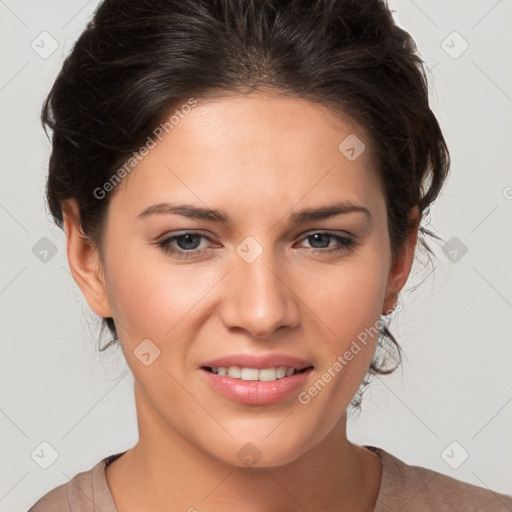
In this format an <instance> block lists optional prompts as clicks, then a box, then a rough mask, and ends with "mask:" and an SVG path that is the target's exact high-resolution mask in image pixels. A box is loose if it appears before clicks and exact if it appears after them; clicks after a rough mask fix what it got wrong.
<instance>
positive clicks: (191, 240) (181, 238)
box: [156, 232, 355, 258]
mask: <svg viewBox="0 0 512 512" xmlns="http://www.w3.org/2000/svg"><path fill="white" fill-rule="evenodd" d="M201 239H205V240H209V241H210V242H213V240H211V238H209V237H207V236H206V235H202V234H199V233H190V232H186V233H182V234H180V235H172V236H170V237H167V238H165V239H163V240H161V241H159V242H157V243H156V245H158V246H159V247H161V248H162V249H163V250H164V251H165V252H166V253H170V254H174V255H175V256H176V257H177V258H191V257H197V256H199V255H200V254H202V253H203V252H205V251H207V250H208V247H203V248H198V247H199V245H200V242H201ZM301 240H307V241H308V243H309V244H310V246H309V249H310V251H313V252H320V253H330V252H333V251H348V250H349V248H350V246H352V245H355V241H354V240H353V239H352V238H347V237H342V236H339V235H335V234H334V233H324V232H316V233H312V234H310V235H308V236H306V237H304V238H302V239H301ZM333 240H334V241H336V242H338V245H337V246H336V245H335V246H331V245H330V242H331V241H333ZM172 244H175V246H173V245H172ZM315 245H317V246H315ZM176 246H177V247H176ZM305 248H308V247H307V246H306V247H305Z"/></svg>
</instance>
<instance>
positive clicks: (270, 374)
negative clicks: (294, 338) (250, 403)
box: [201, 366, 313, 382]
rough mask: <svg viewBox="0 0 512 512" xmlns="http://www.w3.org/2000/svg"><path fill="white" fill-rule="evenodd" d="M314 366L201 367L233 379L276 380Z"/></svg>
mask: <svg viewBox="0 0 512 512" xmlns="http://www.w3.org/2000/svg"><path fill="white" fill-rule="evenodd" d="M312 368H313V366H306V367H304V368H294V367H291V366H289V367H286V366H277V367H270V368H251V367H245V366H202V367H201V369H202V370H205V371H207V372H210V373H214V374H215V375H220V376H226V377H231V378H232V379H240V380H245V381H251V380H252V381H254V380H260V381H266V382H270V381H274V380H278V379H284V378H286V377H291V376H292V375H297V374H299V373H304V372H306V371H308V370H309V369H312Z"/></svg>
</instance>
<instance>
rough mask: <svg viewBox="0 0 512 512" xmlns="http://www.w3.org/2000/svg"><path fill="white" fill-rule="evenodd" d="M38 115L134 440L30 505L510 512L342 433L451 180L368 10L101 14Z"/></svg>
mask: <svg viewBox="0 0 512 512" xmlns="http://www.w3.org/2000/svg"><path fill="white" fill-rule="evenodd" d="M43 121H44V123H45V125H47V126H49V127H50V128H52V129H53V131H54V134H53V151H52V156H51V160H50V174H49V177H48V183H47V196H48V202H49V206H50V209H51V213H52V215H53V217H54V219H55V222H56V223H57V225H59V226H60V227H62V228H63V229H64V230H65V233H66V238H67V248H68V260H69V264H70V269H71V271H72V274H73V277H74V279H75V281H76V282H77V284H78V286H79V287H80V289H81V290H82V292H83V295H84V297H85V299H86V300H87V302H88V304H89V306H90V307H91V309H92V310H93V311H94V312H95V313H96V314H97V315H99V316H101V317H102V318H103V319H104V322H105V325H106V326H107V327H108V329H109V330H110V332H111V334H112V335H113V338H114V339H113V341H112V342H111V343H110V344H109V345H111V344H119V345H120V346H121V349H122V350H123V353H124V356H125V358H126V360H127V363H128V365H129V367H130V369H131V371H132V373H133V375H134V381H135V386H134V390H135V401H136V408H137V419H138V427H139V441H138V443H137V444H136V445H135V446H134V447H132V448H131V449H129V450H127V451H126V452H123V453H118V454H115V455H112V456H110V457H107V458H105V459H103V460H102V461H100V462H99V463H98V464H97V465H96V466H95V467H94V468H92V469H91V470H90V471H87V472H83V473H80V474H79V475H76V476H75V477H74V479H73V480H72V481H71V482H69V483H68V484H64V485H62V486H59V487H58V488H56V489H54V490H52V491H50V492H49V493H48V494H47V495H45V496H44V497H43V498H41V499H40V500H39V501H38V502H37V503H36V504H35V505H34V506H33V507H32V508H31V509H30V510H31V511H34V512H46V511H50V510H51V511H56V510H59V511H61V510H62V511H65V510H72V511H74V512H75V511H82V510H90V509H92V508H94V507H93V505H94V506H96V507H97V509H98V510H101V511H102V512H114V511H116V510H117V511H119V512H125V511H129V510H137V511H146V510H148V511H149V510H151V511H154V510H171V511H174V510H176V511H178V510H188V511H195V510H199V511H207V510H211V511H219V510H220V511H227V510H235V509H240V508H243V509H244V510H255V511H260V510H261V511H269V510H276V511H277V510H279V511H296V510H308V511H371V510H375V511H385V510H402V511H404V512H405V511H412V510H414V511H418V510H436V511H439V510H459V509H460V510H485V509H488V510H494V511H505V510H511V509H512V499H511V498H509V497H506V496H504V495H502V494H499V493H494V492H492V491H489V490H487V489H484V488H481V487H477V486H474V485H470V484H468V483H464V482H460V481H458V480H455V479H453V478H450V477H448V476H445V475H442V474H440V473H436V472H434V471H431V470H428V469H425V468H421V467H415V466H409V465H407V464H406V463H404V462H403V461H400V460H399V459H397V458H396V457H394V456H393V455H391V454H390V453H388V452H386V451H385V450H383V449H381V448H378V447H374V446H360V445H357V444H354V443H352V442H350V441H349V440H348V439H347V435H346V420H347V408H348V407H349V406H352V407H355V408H356V409H357V408H359V407H360V404H361V399H362V393H363V391H364V389H365V387H366V386H367V384H368V383H369V381H370V379H371V377H372V375H374V374H378V373H389V372H390V371H392V370H390V369H387V367H386V365H385V364H384V363H383V361H382V357H381V356H382V353H383V351H385V348H386V347H385V343H386V342H387V343H388V344H389V345H390V346H391V347H395V349H396V351H397V353H398V354H400V351H399V347H398V345H397V344H396V341H395V340H394V338H393V336H392V334H391V333H390V332H389V330H388V329H387V322H386V318H388V317H389V316H391V315H392V314H393V311H394V309H396V308H397V307H398V296H399V293H400V291H401V290H402V288H403V287H404V285H405V283H406V281H407V278H408V275H409V272H410V269H411V265H412V262H413V259H414V255H415V250H416V247H417V245H418V243H423V244H425V245H426V241H425V236H427V235H429V232H428V231H427V230H426V229H425V228H424V227H423V226H421V222H422V220H423V219H424V218H425V216H426V214H427V213H428V210H429V207H430V205H431V204H432V203H433V201H434V200H435V199H436V197H437V196H438V194H439V192H440V190H441V188H442V186H443V183H444V180H445V178H446V175H447V172H448V168H449V155H448V150H447V148H446V145H445V141H444V139H443V135H442V132H441V130H440V128H439V125H438V122H437V120H436V118H435V116H434V115H433V113H432V111H431V110H430V107H429V103H428V90H427V82H426V78H425V75H424V71H423V67H422V62H421V59H420V58H419V56H418V55H417V53H416V49H415V45H414V42H413V41H412V39H411V38H410V36H409V35H408V34H407V33H406V32H405V31H404V30H402V29H400V28H399V27H398V26H396V25H395V24H394V22H393V19H392V16H391V14H390V12H389V10H388V8H387V6H386V5H385V3H384V2H383V1H379V0H372V1H366V2H361V1H360V0H350V1H349V0H346V1H345V0H344V1H333V0H318V1H313V0H309V1H284V0H274V1H273V0H268V1H264V0H218V1H211V2H204V1H200V0H181V1H180V2H173V1H160V2H155V1H152V2H149V1H142V0H137V1H131V2H128V1H127V0H105V1H104V2H102V3H101V5H100V6H99V8H98V10H97V11H96V13H95V15H94V18H93V20H92V21H91V22H90V23H89V25H88V26H87V29H86V30H85V31H84V33H83V34H82V35H81V36H80V38H79V39H78V41H77V43H76V45H75V47H74V48H73V50H72V52H71V54H70V56H69V57H68V58H67V59H66V61H65V63H64V66H63V68H62V70H61V72H60V74H59V76H58V78H57V80H56V82H55V85H54V87H53V89H52V91H51V92H50V95H49V96H48V98H47V101H46V102H45V105H44V108H43ZM427 247H428V246H427ZM104 348H106V347H104Z"/></svg>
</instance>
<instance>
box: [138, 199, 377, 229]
mask: <svg viewBox="0 0 512 512" xmlns="http://www.w3.org/2000/svg"><path fill="white" fill-rule="evenodd" d="M353 212H361V213H364V214H365V215H366V217H368V219H369V220H370V221H372V220H373V217H372V214H371V213H370V211H369V210H368V209H367V208H365V207H364V206H361V205H358V204H355V203H353V202H351V201H339V202H336V203H332V204H329V205H326V206H322V207H319V208H306V209H304V210H300V211H298V212H295V213H292V214H290V216H289V219H288V222H289V223H290V224H301V223H304V222H307V221H311V220H322V219H328V218H330V217H335V216H337V215H342V214H347V213H353ZM155 214H174V215H182V216H183V217H188V218H190V219H198V220H207V221H210V222H219V223H222V224H228V222H229V217H228V215H227V214H226V213H224V212H223V211H220V210H212V209H209V208H201V207H198V206H194V205H191V204H177V203H158V204H154V205H152V206H149V207H148V208H146V209H145V210H143V211H142V212H141V213H139V215H138V217H139V218H144V217H148V216H150V215H155Z"/></svg>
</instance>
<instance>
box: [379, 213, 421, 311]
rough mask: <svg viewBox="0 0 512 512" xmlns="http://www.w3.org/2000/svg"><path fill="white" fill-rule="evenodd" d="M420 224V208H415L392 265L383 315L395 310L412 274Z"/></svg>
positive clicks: (410, 215) (410, 214)
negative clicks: (405, 237)
mask: <svg viewBox="0 0 512 512" xmlns="http://www.w3.org/2000/svg"><path fill="white" fill-rule="evenodd" d="M419 222H420V218H419V210H418V207H417V206H415V207H414V208H413V209H412V210H411V211H410V213H409V234H408V236H407V239H406V240H405V241H404V243H403V245H402V247H401V248H400V251H399V253H398V255H397V256H396V258H395V259H394V261H393V263H392V265H391V269H390V272H389V277H388V283H387V286H386V296H385V300H384V305H383V309H382V314H383V315H386V314H389V313H391V312H392V311H393V310H394V309H395V307H396V304H397V302H398V294H399V293H400V291H401V290H402V288H403V287H404V286H405V283H406V282H407V279H408V277H409V274H410V272H411V267H412V264H413V261H414V252H415V249H416V243H417V240H418V229H419Z"/></svg>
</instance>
